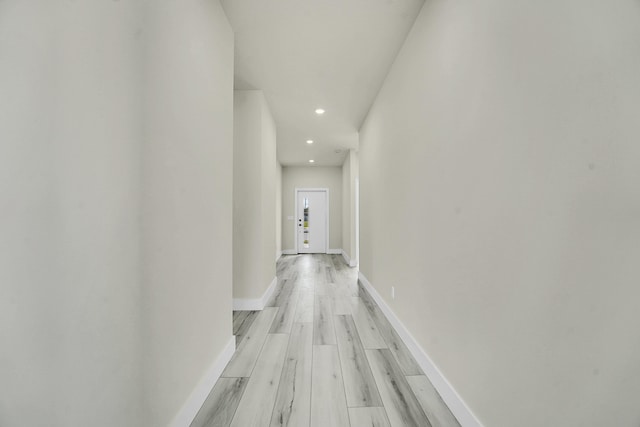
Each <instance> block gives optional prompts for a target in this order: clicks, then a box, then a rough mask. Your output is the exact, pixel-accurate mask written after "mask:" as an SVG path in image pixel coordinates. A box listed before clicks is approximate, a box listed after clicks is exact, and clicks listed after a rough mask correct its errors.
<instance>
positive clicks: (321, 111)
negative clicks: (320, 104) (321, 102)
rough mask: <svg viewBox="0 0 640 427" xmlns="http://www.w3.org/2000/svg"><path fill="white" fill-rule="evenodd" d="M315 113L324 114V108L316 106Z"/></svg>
mask: <svg viewBox="0 0 640 427" xmlns="http://www.w3.org/2000/svg"><path fill="white" fill-rule="evenodd" d="M316 114H318V115H322V114H324V110H323V109H322V108H317V109H316Z"/></svg>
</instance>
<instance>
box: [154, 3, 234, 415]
mask: <svg viewBox="0 0 640 427" xmlns="http://www.w3.org/2000/svg"><path fill="white" fill-rule="evenodd" d="M144 11H145V15H144V16H145V24H146V25H145V31H144V33H143V34H142V37H143V39H144V43H145V60H146V63H145V65H146V67H145V80H144V81H145V86H144V87H145V91H146V93H145V101H146V102H145V104H144V107H145V112H146V114H145V129H144V130H145V144H144V147H143V170H144V174H143V199H142V200H143V217H142V225H143V245H142V249H143V261H144V264H143V267H144V268H143V297H144V305H143V314H144V329H143V344H144V358H143V367H144V390H143V391H144V395H143V396H144V405H145V412H146V413H147V419H146V425H148V426H163V425H167V424H168V423H169V422H170V421H171V420H172V418H173V417H174V416H175V415H176V413H177V412H178V411H179V410H180V408H181V407H182V405H183V404H184V403H185V401H186V400H187V398H188V397H189V395H190V393H191V392H192V391H193V390H194V389H195V387H196V386H197V384H198V383H199V381H200V380H201V379H202V378H203V376H204V375H205V373H206V372H207V370H208V368H209V367H210V366H211V365H212V363H214V361H215V360H216V358H217V357H218V355H219V354H220V353H221V352H222V350H223V349H224V347H225V346H226V344H227V343H228V342H229V340H230V339H231V338H232V330H231V312H232V307H231V280H232V267H231V265H232V258H231V253H232V252H231V247H232V218H231V215H232V208H231V206H232V205H231V203H232V185H231V183H232V178H233V175H232V165H233V160H232V156H233V32H232V30H231V28H230V26H229V24H228V22H227V19H226V16H225V14H224V12H223V10H222V8H221V7H220V5H219V3H218V2H217V1H204V2H203V1H200V0H188V1H175V0H162V1H154V2H149V3H148V4H147V5H146V7H145V10H144Z"/></svg>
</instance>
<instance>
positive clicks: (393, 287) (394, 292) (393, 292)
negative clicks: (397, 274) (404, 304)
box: [391, 286, 396, 299]
mask: <svg viewBox="0 0 640 427" xmlns="http://www.w3.org/2000/svg"><path fill="white" fill-rule="evenodd" d="M391 299H396V287H395V286H392V287H391Z"/></svg>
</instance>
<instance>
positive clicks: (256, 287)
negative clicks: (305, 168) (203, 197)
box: [233, 90, 277, 299]
mask: <svg viewBox="0 0 640 427" xmlns="http://www.w3.org/2000/svg"><path fill="white" fill-rule="evenodd" d="M233 158H234V160H233V163H234V171H233V191H234V200H233V239H234V240H233V297H234V298H236V299H258V298H261V297H262V296H263V295H264V293H265V291H266V290H267V288H268V287H269V284H270V283H271V282H272V280H273V278H274V277H275V275H276V273H275V260H274V254H275V253H276V238H275V236H276V229H275V222H276V197H277V195H276V169H277V168H276V127H275V122H274V121H273V117H272V116H271V112H270V111H269V106H268V105H267V102H266V99H265V97H264V94H263V93H262V91H258V90H247V91H235V96H234V156H233Z"/></svg>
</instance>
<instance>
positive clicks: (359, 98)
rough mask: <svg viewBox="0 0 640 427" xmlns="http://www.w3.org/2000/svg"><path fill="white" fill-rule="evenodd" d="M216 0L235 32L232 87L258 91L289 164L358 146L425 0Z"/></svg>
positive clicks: (322, 159)
mask: <svg viewBox="0 0 640 427" xmlns="http://www.w3.org/2000/svg"><path fill="white" fill-rule="evenodd" d="M221 2H222V6H223V7H224V9H225V11H226V13H227V16H228V18H229V21H230V22H231V26H232V27H233V30H234V32H235V45H236V47H235V88H236V89H261V90H263V91H264V94H265V96H266V98H267V102H268V103H269V106H270V108H271V112H272V113H273V116H274V118H275V121H276V125H277V132H278V135H277V141H278V142H277V144H278V160H279V161H280V163H281V164H282V165H285V166H289V165H309V163H308V161H309V159H314V160H315V163H314V165H341V164H342V162H343V160H344V157H345V153H346V151H345V150H348V149H352V148H353V149H357V148H358V129H359V128H360V125H361V124H362V121H363V120H364V118H365V116H366V114H367V111H368V110H369V107H370V106H371V103H372V102H373V100H374V98H375V96H376V94H377V93H378V90H379V88H380V86H381V85H382V82H383V80H384V78H385V76H386V74H387V71H388V70H389V67H390V66H391V64H392V63H393V60H394V59H395V57H396V54H397V53H398V51H399V50H400V47H401V46H402V43H403V42H404V39H405V38H406V35H407V33H408V32H409V30H410V28H411V25H412V24H413V22H414V20H415V18H416V16H417V15H418V12H419V11H420V8H421V7H422V4H423V2H424V1H423V0H222V1H221ZM318 107H322V108H324V109H325V110H326V113H325V114H324V115H323V116H318V115H316V114H315V112H314V110H315V109H316V108H318ZM307 139H312V140H313V141H314V143H313V144H311V145H309V144H307V143H306V142H305V141H306V140H307ZM336 150H340V153H336Z"/></svg>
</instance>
